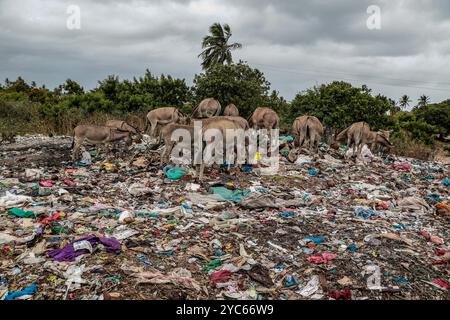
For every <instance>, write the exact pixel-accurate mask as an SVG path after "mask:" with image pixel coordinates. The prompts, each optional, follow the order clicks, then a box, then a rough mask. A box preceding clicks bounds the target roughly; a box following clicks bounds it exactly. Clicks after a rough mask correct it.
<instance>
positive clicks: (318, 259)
mask: <svg viewBox="0 0 450 320" xmlns="http://www.w3.org/2000/svg"><path fill="white" fill-rule="evenodd" d="M334 258H336V255H335V254H333V253H322V255H320V256H310V257H308V258H307V259H306V260H307V261H308V262H311V263H317V264H322V263H326V262H328V261H331V260H333V259H334Z"/></svg>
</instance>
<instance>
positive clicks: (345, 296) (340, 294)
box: [329, 288, 352, 300]
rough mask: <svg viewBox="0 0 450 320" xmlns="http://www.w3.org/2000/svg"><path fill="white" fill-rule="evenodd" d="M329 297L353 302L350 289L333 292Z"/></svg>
mask: <svg viewBox="0 0 450 320" xmlns="http://www.w3.org/2000/svg"><path fill="white" fill-rule="evenodd" d="M329 296H330V297H331V298H333V299H336V300H351V299H352V291H351V290H350V289H349V288H344V289H343V290H341V291H331V292H330V293H329Z"/></svg>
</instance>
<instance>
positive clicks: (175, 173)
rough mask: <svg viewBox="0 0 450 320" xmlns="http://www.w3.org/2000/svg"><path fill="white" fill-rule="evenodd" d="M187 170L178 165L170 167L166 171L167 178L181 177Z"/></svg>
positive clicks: (176, 178) (175, 178)
mask: <svg viewBox="0 0 450 320" xmlns="http://www.w3.org/2000/svg"><path fill="white" fill-rule="evenodd" d="M186 173H187V172H186V171H184V170H183V169H181V168H178V167H173V168H170V169H169V170H167V171H166V176H167V178H169V179H170V180H178V179H180V178H181V177H182V176H184V175H185V174H186Z"/></svg>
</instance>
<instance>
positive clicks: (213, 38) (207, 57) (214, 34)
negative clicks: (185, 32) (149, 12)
mask: <svg viewBox="0 0 450 320" xmlns="http://www.w3.org/2000/svg"><path fill="white" fill-rule="evenodd" d="M209 32H210V35H207V36H205V37H204V38H203V41H202V49H204V50H203V51H202V52H201V53H200V54H199V55H198V56H199V57H201V58H202V59H203V62H202V68H203V69H204V70H207V69H209V68H211V67H212V66H214V65H215V64H224V63H225V62H226V63H227V64H231V63H232V62H233V58H232V55H231V51H232V50H235V49H240V48H242V44H240V43H237V42H235V43H232V44H228V41H229V40H230V37H231V35H232V33H231V29H230V26H229V25H228V24H224V25H223V26H222V25H221V24H220V23H214V24H213V25H211V26H210V27H209Z"/></svg>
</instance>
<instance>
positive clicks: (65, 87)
mask: <svg viewBox="0 0 450 320" xmlns="http://www.w3.org/2000/svg"><path fill="white" fill-rule="evenodd" d="M57 91H58V93H59V94H61V95H82V94H83V93H84V89H83V87H82V86H81V85H79V84H78V83H77V82H76V81H74V80H72V79H67V80H66V82H64V83H63V84H61V85H60V86H59V87H58V89H57Z"/></svg>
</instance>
